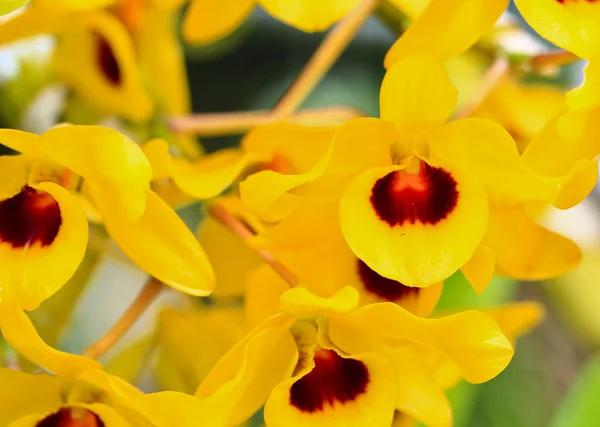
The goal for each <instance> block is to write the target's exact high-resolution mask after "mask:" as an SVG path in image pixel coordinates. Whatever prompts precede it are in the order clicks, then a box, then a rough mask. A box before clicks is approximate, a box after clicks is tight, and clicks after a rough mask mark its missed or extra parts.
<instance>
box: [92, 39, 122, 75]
mask: <svg viewBox="0 0 600 427" xmlns="http://www.w3.org/2000/svg"><path fill="white" fill-rule="evenodd" d="M96 59H97V61H98V66H99V67H100V70H101V71H102V74H103V75H104V77H106V79H107V80H108V81H109V82H111V83H112V84H113V85H115V86H118V85H119V84H120V83H121V68H120V67H119V63H118V61H117V58H116V56H115V53H114V52H113V50H112V48H111V47H110V44H108V42H107V41H106V39H105V38H104V37H103V36H102V35H100V34H98V33H96Z"/></svg>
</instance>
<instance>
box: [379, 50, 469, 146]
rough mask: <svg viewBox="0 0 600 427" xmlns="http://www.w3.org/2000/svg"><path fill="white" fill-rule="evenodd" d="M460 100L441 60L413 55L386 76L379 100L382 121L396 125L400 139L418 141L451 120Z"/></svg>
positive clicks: (392, 68) (404, 59)
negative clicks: (451, 115) (449, 118)
mask: <svg viewBox="0 0 600 427" xmlns="http://www.w3.org/2000/svg"><path fill="white" fill-rule="evenodd" d="M457 97H458V92H457V90H456V88H455V87H454V86H453V85H452V83H451V82H450V80H449V79H448V76H447V75H446V72H445V71H444V68H443V67H442V65H441V64H440V63H439V62H438V61H436V60H435V59H433V58H432V57H429V56H425V55H412V56H410V57H407V58H403V59H402V60H400V61H398V63H396V64H394V66H392V67H391V68H390V69H389V70H388V72H387V73H386V74H385V77H384V79H383V83H382V85H381V94H380V101H379V102H380V109H381V118H382V119H383V120H387V121H388V122H392V123H394V125H395V127H396V130H398V132H399V134H400V135H399V137H400V138H403V139H407V138H418V137H420V136H422V135H423V134H424V133H426V132H428V131H430V130H432V129H434V128H436V127H437V126H440V125H441V124H443V123H444V122H445V121H446V120H447V119H448V117H450V114H451V113H452V110H453V109H454V106H455V104H456V100H457Z"/></svg>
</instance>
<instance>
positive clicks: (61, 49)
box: [55, 12, 152, 121]
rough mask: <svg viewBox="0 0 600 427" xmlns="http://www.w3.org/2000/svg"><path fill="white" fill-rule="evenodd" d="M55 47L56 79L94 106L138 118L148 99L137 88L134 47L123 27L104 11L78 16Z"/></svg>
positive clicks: (144, 114)
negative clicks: (64, 82) (59, 79)
mask: <svg viewBox="0 0 600 427" xmlns="http://www.w3.org/2000/svg"><path fill="white" fill-rule="evenodd" d="M74 24H75V25H73V26H72V27H71V29H70V31H69V32H68V33H65V34H64V35H63V36H62V37H61V39H60V41H59V43H58V45H57V46H56V51H55V63H56V67H57V69H58V71H59V73H60V74H61V76H62V78H63V79H64V80H65V81H66V82H67V84H69V85H70V86H72V87H73V89H74V90H75V91H76V92H77V93H78V95H79V96H81V98H82V99H84V100H85V101H86V102H87V103H88V104H89V105H90V106H92V107H93V108H94V109H95V110H97V111H99V112H100V113H103V114H118V115H122V116H124V117H126V118H128V119H130V120H133V121H143V120H146V119H148V118H149V117H150V114H151V113H152V102H151V99H150V97H149V96H148V94H147V93H146V92H145V90H144V88H143V87H142V82H141V79H140V73H139V71H138V64H137V58H136V54H135V47H134V45H133V42H132V40H131V38H130V36H129V34H128V32H127V29H126V28H125V27H124V25H123V24H122V23H121V22H120V21H119V20H118V19H117V18H116V17H115V16H113V15H112V14H110V13H108V12H94V13H86V14H82V15H78V16H77V18H76V19H75V20H74Z"/></svg>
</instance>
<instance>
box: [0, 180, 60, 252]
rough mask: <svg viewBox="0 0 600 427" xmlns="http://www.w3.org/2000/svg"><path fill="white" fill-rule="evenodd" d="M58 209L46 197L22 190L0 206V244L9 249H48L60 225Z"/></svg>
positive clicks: (45, 194) (49, 196)
mask: <svg viewBox="0 0 600 427" xmlns="http://www.w3.org/2000/svg"><path fill="white" fill-rule="evenodd" d="M61 222H62V220H61V216H60V208H59V207H58V203H56V200H54V199H53V198H52V196H51V195H50V194H48V193H44V192H40V191H36V190H34V189H33V188H31V187H24V188H23V189H22V190H21V192H20V193H19V194H17V195H16V196H13V197H11V198H10V199H6V200H3V201H1V202H0V241H1V242H6V243H9V244H10V245H11V246H12V247H13V248H23V247H26V246H30V245H33V244H35V243H39V244H40V245H42V246H48V245H50V244H51V243H52V242H53V241H54V239H55V238H56V235H57V234H58V230H59V229H60V225H61Z"/></svg>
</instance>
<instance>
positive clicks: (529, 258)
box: [240, 56, 597, 291]
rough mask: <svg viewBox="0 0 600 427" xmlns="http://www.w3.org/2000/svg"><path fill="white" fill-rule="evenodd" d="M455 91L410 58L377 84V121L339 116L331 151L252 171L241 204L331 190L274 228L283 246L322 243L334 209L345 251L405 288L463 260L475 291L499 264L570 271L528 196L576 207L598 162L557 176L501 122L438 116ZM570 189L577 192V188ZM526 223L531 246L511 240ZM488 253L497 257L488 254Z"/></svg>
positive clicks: (564, 247) (436, 67) (421, 60)
mask: <svg viewBox="0 0 600 427" xmlns="http://www.w3.org/2000/svg"><path fill="white" fill-rule="evenodd" d="M455 100H456V90H455V88H454V87H453V86H452V85H451V83H450V82H449V81H448V78H447V77H446V75H445V73H444V71H443V69H442V67H441V65H440V64H439V63H438V62H437V61H435V60H433V59H432V58H429V57H426V56H413V57H409V58H406V59H404V60H402V61H400V62H399V63H397V64H396V65H394V66H393V67H392V68H391V69H390V70H389V71H388V73H387V74H386V76H385V79H384V81H383V84H382V89H381V116H382V119H358V120H353V121H350V122H348V123H346V124H345V125H343V126H342V127H341V128H340V129H339V131H338V132H337V134H336V135H335V138H334V139H333V142H332V143H331V144H330V145H329V150H328V151H327V153H326V155H325V156H324V157H322V159H321V161H320V162H319V163H318V164H317V165H315V166H314V167H313V168H312V169H311V170H310V171H309V173H307V174H304V175H303V176H298V175H291V176H282V175H281V174H277V173H275V172H273V171H265V172H259V173H256V174H254V175H251V176H250V177H248V178H247V179H246V180H245V181H244V182H242V183H241V184H240V191H241V196H242V201H243V202H244V203H245V204H247V206H248V207H249V208H250V209H251V210H253V211H255V212H257V213H259V214H260V212H264V211H267V210H268V209H270V208H271V207H272V206H274V205H276V204H277V203H280V199H281V197H282V196H285V197H287V198H289V197H296V198H300V197H309V198H310V197H313V198H314V197H317V198H321V199H323V198H325V199H327V198H329V200H330V201H331V203H329V205H330V206H331V207H330V211H331V213H330V214H324V213H323V210H320V211H319V212H320V213H319V214H317V213H312V214H311V213H309V212H310V211H311V204H310V203H307V204H306V207H305V209H304V211H303V213H302V214H298V215H295V216H293V217H292V216H290V218H288V219H286V220H284V221H283V222H281V223H280V224H278V225H277V226H276V227H274V229H277V228H279V229H283V230H286V231H285V232H283V231H282V232H281V233H280V237H279V239H278V243H279V245H280V247H281V248H284V247H286V245H287V249H293V248H299V247H301V246H302V245H304V246H305V247H307V244H308V243H310V242H312V244H313V245H314V244H315V242H318V243H319V244H321V243H322V240H323V239H324V238H323V227H321V226H319V225H315V224H321V223H322V222H323V219H324V218H325V215H327V218H333V220H332V221H336V219H335V216H336V215H337V212H338V208H339V223H340V225H341V230H342V233H343V236H344V238H345V240H346V242H347V244H348V245H349V246H350V248H351V249H352V252H354V254H355V255H356V256H357V257H358V258H359V259H360V260H362V261H363V262H364V263H365V264H366V265H367V266H368V267H369V268H370V269H372V270H374V271H375V272H377V273H378V274H379V275H381V276H383V277H386V278H388V279H392V280H395V281H398V282H400V283H402V284H403V285H407V286H417V287H425V286H429V285H432V284H434V283H438V282H440V281H443V280H444V279H446V278H447V277H449V276H450V275H451V274H453V273H454V272H455V271H456V270H458V269H462V270H463V272H464V273H465V274H466V275H467V277H468V278H469V280H470V281H471V282H472V284H473V285H474V287H475V288H476V289H477V290H478V291H481V290H482V289H483V288H485V286H486V285H487V283H488V281H489V279H490V278H491V275H492V274H493V272H494V265H495V261H496V262H497V264H498V265H499V267H501V268H502V270H503V271H505V272H509V273H513V270H516V271H514V273H513V274H514V275H515V277H521V276H523V275H527V274H530V275H531V277H532V278H533V277H538V276H544V275H546V276H552V275H555V274H560V273H562V272H564V271H566V270H568V269H569V268H571V267H572V266H573V265H574V263H576V262H577V261H578V259H579V257H580V253H579V250H578V249H577V247H576V246H575V245H574V244H573V243H572V242H570V241H569V240H567V239H564V238H562V237H559V236H557V235H555V234H554V233H551V232H550V231H548V230H546V229H543V228H541V227H540V226H538V225H537V224H536V223H535V221H534V220H533V219H532V218H530V217H529V216H528V215H527V209H526V206H525V204H526V203H527V204H531V203H534V202H540V203H542V202H543V203H548V202H549V203H554V204H556V205H557V206H560V207H561V208H566V207H570V206H572V205H573V204H575V203H577V202H578V201H579V200H581V198H582V197H583V196H585V194H587V192H589V191H590V190H591V187H590V186H589V184H590V182H591V177H592V175H593V173H592V172H593V171H594V170H595V168H596V167H597V166H596V165H595V164H594V162H592V161H590V160H589V159H577V163H576V165H575V166H573V165H571V166H573V168H572V169H571V168H567V171H566V172H565V175H564V176H563V175H560V174H557V176H551V177H548V176H545V175H539V174H536V173H534V172H532V171H530V170H529V169H527V168H526V165H525V163H524V162H523V161H522V159H521V158H520V157H519V153H518V151H517V150H516V146H515V143H514V141H513V140H512V138H511V137H510V135H509V134H508V133H507V132H506V131H505V130H504V129H502V128H501V127H500V126H499V125H497V124H495V123H493V122H491V121H488V120H484V119H463V120H457V121H453V122H449V123H446V124H444V121H445V120H446V119H447V118H448V116H449V115H450V114H451V112H452V109H453V106H454V102H455ZM481 135H485V143H484V142H481ZM364 141H370V143H369V144H365V143H364ZM300 178H304V179H300ZM584 178H585V179H584ZM574 186H578V187H577V188H578V189H579V190H578V191H576V192H573V191H572V190H573V188H574ZM581 189H583V190H581ZM563 190H564V191H563ZM565 193H567V194H569V196H566V195H565ZM312 206H315V203H313V204H312ZM497 206H498V208H497ZM507 208H509V209H510V210H509V211H506V210H505V209H507ZM490 211H491V213H492V215H491V218H490V219H489V220H488V218H489V216H490ZM509 212H512V215H508V213H509ZM288 220H289V223H288V224H287V225H286V224H285V223H286V222H287V221H288ZM507 229H508V230H507ZM517 230H519V231H518V232H517ZM523 232H527V233H528V235H529V236H530V240H528V242H529V243H528V244H527V245H522V244H516V241H517V240H516V239H518V240H519V241H520V240H522V238H519V237H517V236H518V235H519V233H523ZM286 233H288V234H287V236H289V237H290V238H289V239H287V238H286V237H285V235H286ZM329 235H331V232H330V233H328V234H326V235H325V236H329ZM521 235H522V234H521ZM509 239H510V240H511V242H512V243H511V244H510V245H509V244H508V242H507V240H509ZM264 240H266V239H263V243H264ZM286 241H287V243H286ZM266 244H269V243H266ZM272 244H273V242H272ZM545 247H552V250H551V251H552V252H554V253H555V254H557V255H556V256H554V257H552V258H543V257H541V256H538V255H540V252H539V251H542V250H543V254H546V255H548V252H546V251H545V249H544V248H545ZM509 248H510V251H512V252H510V253H509V252H508V251H509ZM495 252H498V253H501V256H498V257H496V259H495V258H494V253H495ZM511 254H512V255H511ZM558 254H561V255H567V256H565V257H562V258H561V255H558ZM544 259H552V260H553V261H552V262H548V263H546V262H545V261H544ZM313 260H314V261H313V262H314V263H318V262H319V260H318V259H317V258H316V257H315V258H313ZM538 262H540V263H542V264H541V265H537V264H536V263H538ZM513 264H515V265H513ZM544 268H546V269H547V270H546V271H544Z"/></svg>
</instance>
